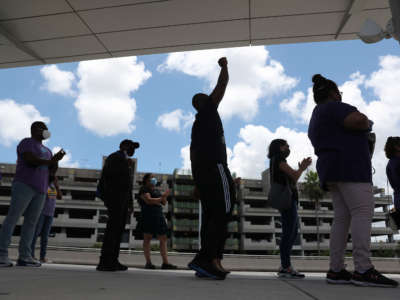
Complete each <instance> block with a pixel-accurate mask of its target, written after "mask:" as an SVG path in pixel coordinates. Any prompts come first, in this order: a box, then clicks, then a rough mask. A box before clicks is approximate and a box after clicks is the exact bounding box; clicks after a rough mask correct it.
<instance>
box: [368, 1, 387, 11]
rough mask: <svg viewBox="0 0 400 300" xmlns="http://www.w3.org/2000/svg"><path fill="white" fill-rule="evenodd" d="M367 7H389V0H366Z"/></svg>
mask: <svg viewBox="0 0 400 300" xmlns="http://www.w3.org/2000/svg"><path fill="white" fill-rule="evenodd" d="M365 1H366V5H365V9H374V8H389V7H390V6H389V0H365Z"/></svg>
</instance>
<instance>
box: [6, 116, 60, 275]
mask: <svg viewBox="0 0 400 300" xmlns="http://www.w3.org/2000/svg"><path fill="white" fill-rule="evenodd" d="M49 137H50V132H49V130H48V128H47V126H46V124H45V123H43V122H40V121H37V122H34V123H32V125H31V137H30V138H25V139H23V140H22V141H21V142H20V143H19V145H18V147H17V155H18V160H17V168H16V174H15V177H14V181H13V184H12V188H11V202H10V207H9V209H8V214H7V217H6V218H5V220H4V222H3V224H2V226H1V229H0V267H12V266H13V263H12V262H11V261H10V259H9V258H8V247H9V245H10V243H11V237H12V234H13V232H14V229H15V226H16V224H17V222H18V220H19V218H20V217H21V216H22V215H24V223H23V225H22V228H21V237H20V241H19V257H18V261H17V265H18V266H32V267H40V265H41V264H40V262H38V261H36V260H34V259H33V258H32V255H31V243H32V239H33V235H34V232H35V228H36V223H37V221H38V219H39V216H40V213H41V211H42V208H43V204H44V200H45V198H46V193H47V188H48V184H49V174H50V173H53V174H54V173H55V171H56V169H57V166H58V162H59V161H60V160H61V159H62V158H63V157H64V155H65V152H64V150H62V149H61V150H60V151H59V152H58V153H56V154H55V155H54V156H53V155H52V153H51V151H50V149H48V148H47V147H46V146H44V145H43V144H42V142H43V140H45V139H48V138H49Z"/></svg>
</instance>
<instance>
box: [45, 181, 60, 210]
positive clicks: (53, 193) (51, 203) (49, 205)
mask: <svg viewBox="0 0 400 300" xmlns="http://www.w3.org/2000/svg"><path fill="white" fill-rule="evenodd" d="M56 198H57V190H56V187H55V186H54V184H53V183H51V184H50V185H49V188H48V190H47V197H46V202H45V203H44V206H43V211H42V214H43V215H45V216H49V217H52V216H54V211H55V209H56Z"/></svg>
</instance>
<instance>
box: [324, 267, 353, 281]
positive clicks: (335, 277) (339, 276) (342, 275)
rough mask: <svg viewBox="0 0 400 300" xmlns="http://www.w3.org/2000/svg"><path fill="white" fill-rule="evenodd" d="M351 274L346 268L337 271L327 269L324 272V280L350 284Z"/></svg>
mask: <svg viewBox="0 0 400 300" xmlns="http://www.w3.org/2000/svg"><path fill="white" fill-rule="evenodd" d="M351 276H352V274H351V273H350V272H349V271H347V270H346V269H342V270H341V271H339V272H334V271H332V270H329V271H328V273H326V282H327V283H332V284H350V283H351Z"/></svg>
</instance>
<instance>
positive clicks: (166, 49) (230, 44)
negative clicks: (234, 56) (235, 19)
mask: <svg viewBox="0 0 400 300" xmlns="http://www.w3.org/2000/svg"><path fill="white" fill-rule="evenodd" d="M248 45H249V42H248V41H245V42H224V43H211V44H198V45H185V46H176V47H163V48H149V49H139V50H128V51H116V52H112V55H113V56H114V57H118V56H132V55H146V54H159V53H160V52H163V53H172V52H182V51H192V50H206V49H217V48H231V47H246V46H248Z"/></svg>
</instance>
